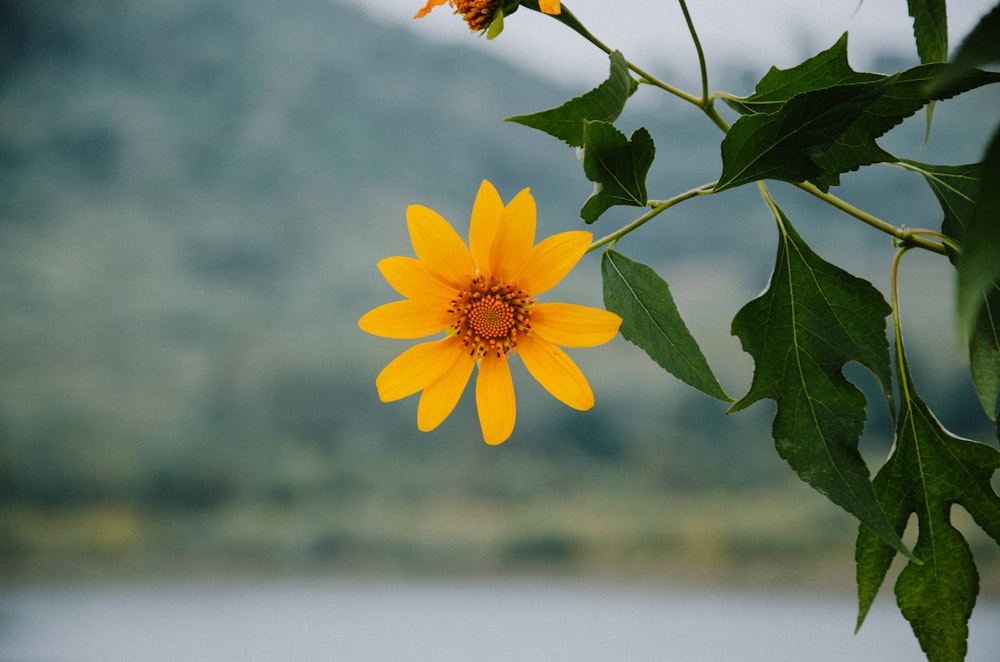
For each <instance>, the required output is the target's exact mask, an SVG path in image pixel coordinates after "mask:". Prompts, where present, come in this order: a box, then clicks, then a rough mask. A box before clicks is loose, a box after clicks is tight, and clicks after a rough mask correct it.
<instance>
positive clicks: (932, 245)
mask: <svg viewBox="0 0 1000 662" xmlns="http://www.w3.org/2000/svg"><path fill="white" fill-rule="evenodd" d="M796 186H797V187H799V188H800V189H802V190H803V191H805V192H806V193H809V194H810V195H812V196H815V197H817V198H819V199H820V200H822V201H823V202H825V203H827V204H829V205H831V206H833V207H836V208H837V209H839V210H840V211H842V212H844V213H846V214H849V215H850V216H853V217H854V218H856V219H858V220H859V221H861V222H862V223H867V224H868V225H870V226H872V227H873V228H875V229H876V230H881V231H882V232H885V233H886V234H888V235H890V236H892V237H895V238H896V239H898V240H899V241H900V242H901V243H902V244H903V245H905V246H912V247H915V248H923V249H925V250H928V251H931V252H932V253H939V254H940V255H947V254H948V251H947V250H946V249H945V247H944V245H943V244H941V243H938V242H935V241H932V240H930V239H928V238H927V237H926V236H924V235H925V234H927V233H926V232H913V231H910V230H906V229H904V228H897V227H896V226H895V225H892V224H891V223H886V222H885V221H883V220H882V219H880V218H878V217H877V216H873V215H871V214H869V213H868V212H866V211H864V210H863V209H858V208H857V207H855V206H854V205H852V204H850V203H849V202H846V201H844V200H841V199H840V198H838V197H837V196H835V195H831V194H829V193H824V192H823V191H821V190H819V189H818V188H817V187H816V185H815V184H813V183H811V182H799V183H798V184H796Z"/></svg>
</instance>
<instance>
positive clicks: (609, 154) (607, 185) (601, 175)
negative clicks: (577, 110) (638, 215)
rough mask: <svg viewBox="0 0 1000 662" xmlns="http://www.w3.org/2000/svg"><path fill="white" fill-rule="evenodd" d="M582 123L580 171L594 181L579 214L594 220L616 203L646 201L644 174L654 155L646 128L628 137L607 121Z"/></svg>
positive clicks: (587, 220)
mask: <svg viewBox="0 0 1000 662" xmlns="http://www.w3.org/2000/svg"><path fill="white" fill-rule="evenodd" d="M585 127H586V130H585V131H584V148H583V172H584V173H585V174H586V175H587V179H589V180H590V181H592V182H594V193H593V194H592V195H591V196H590V198H589V199H588V200H587V202H586V203H584V205H583V208H582V209H581V210H580V217H581V218H583V220H585V221H586V222H588V223H593V222H594V221H596V220H597V219H598V218H599V217H600V216H601V214H603V213H604V212H606V211H607V210H608V209H610V208H611V207H613V206H615V205H628V206H632V207H642V206H643V205H645V204H646V200H647V199H646V174H647V173H648V172H649V166H651V165H653V158H654V157H655V155H656V150H655V148H654V147H653V138H652V136H650V135H649V131H647V130H646V129H644V128H639V129H636V130H635V133H633V134H632V138H631V139H629V138H626V137H625V135H624V134H623V133H622V132H621V131H619V130H618V129H616V128H615V127H614V125H612V124H608V123H607V122H587V123H586V124H585Z"/></svg>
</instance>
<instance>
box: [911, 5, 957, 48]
mask: <svg viewBox="0 0 1000 662" xmlns="http://www.w3.org/2000/svg"><path fill="white" fill-rule="evenodd" d="M907 5H908V6H909V8H910V16H912V17H913V36H914V38H915V39H916V42H917V53H918V54H919V55H920V61H921V62H944V61H945V60H946V59H948V9H947V7H946V6H945V0H907Z"/></svg>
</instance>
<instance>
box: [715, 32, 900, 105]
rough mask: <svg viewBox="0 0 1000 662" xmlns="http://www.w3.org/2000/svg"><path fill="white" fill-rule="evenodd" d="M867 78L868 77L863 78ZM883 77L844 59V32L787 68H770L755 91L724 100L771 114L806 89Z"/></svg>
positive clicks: (845, 40) (845, 44) (845, 51)
mask: <svg viewBox="0 0 1000 662" xmlns="http://www.w3.org/2000/svg"><path fill="white" fill-rule="evenodd" d="M866 77H868V78H866ZM881 78H883V76H880V75H878V74H859V73H857V72H856V71H854V70H853V69H851V66H850V64H848V62H847V33H846V32H845V33H844V34H843V35H842V36H841V37H840V39H838V40H837V43H835V44H834V45H833V46H831V47H830V48H828V49H826V50H825V51H822V52H820V53H818V54H817V55H814V56H813V57H811V58H809V59H808V60H805V61H804V62H802V63H801V64H798V65H796V66H794V67H792V68H790V69H778V68H777V67H771V69H770V70H768V72H767V73H766V74H764V77H763V78H761V79H760V80H759V81H758V82H757V85H756V87H755V88H754V93H753V94H752V95H750V96H749V97H746V98H744V99H724V101H725V102H726V103H727V104H728V105H729V106H730V107H732V108H733V109H734V110H736V111H738V112H739V113H741V114H743V115H755V114H758V113H765V114H767V113H773V112H775V111H776V110H778V109H779V108H781V106H782V105H783V104H784V103H785V102H786V101H788V100H789V99H791V98H793V97H795V96H798V95H799V94H802V93H803V92H809V91H811V90H820V89H823V88H826V87H833V86H835V85H843V84H845V83H866V82H870V81H871V80H879V79H881Z"/></svg>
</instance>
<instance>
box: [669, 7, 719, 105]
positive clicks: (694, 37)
mask: <svg viewBox="0 0 1000 662" xmlns="http://www.w3.org/2000/svg"><path fill="white" fill-rule="evenodd" d="M677 1H678V3H679V4H680V6H681V12H683V13H684V21H685V22H686V23H687V28H688V33H690V35H691V41H693V42H694V50H695V52H696V53H697V54H698V69H699V70H700V71H701V104H700V105H701V106H702V108H707V107H708V105H709V104H711V101H710V99H709V97H708V65H707V64H706V63H705V51H704V50H702V47H701V39H699V38H698V31H697V30H695V27H694V21H692V20H691V13H690V12H689V11H688V7H687V2H685V0H677Z"/></svg>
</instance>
